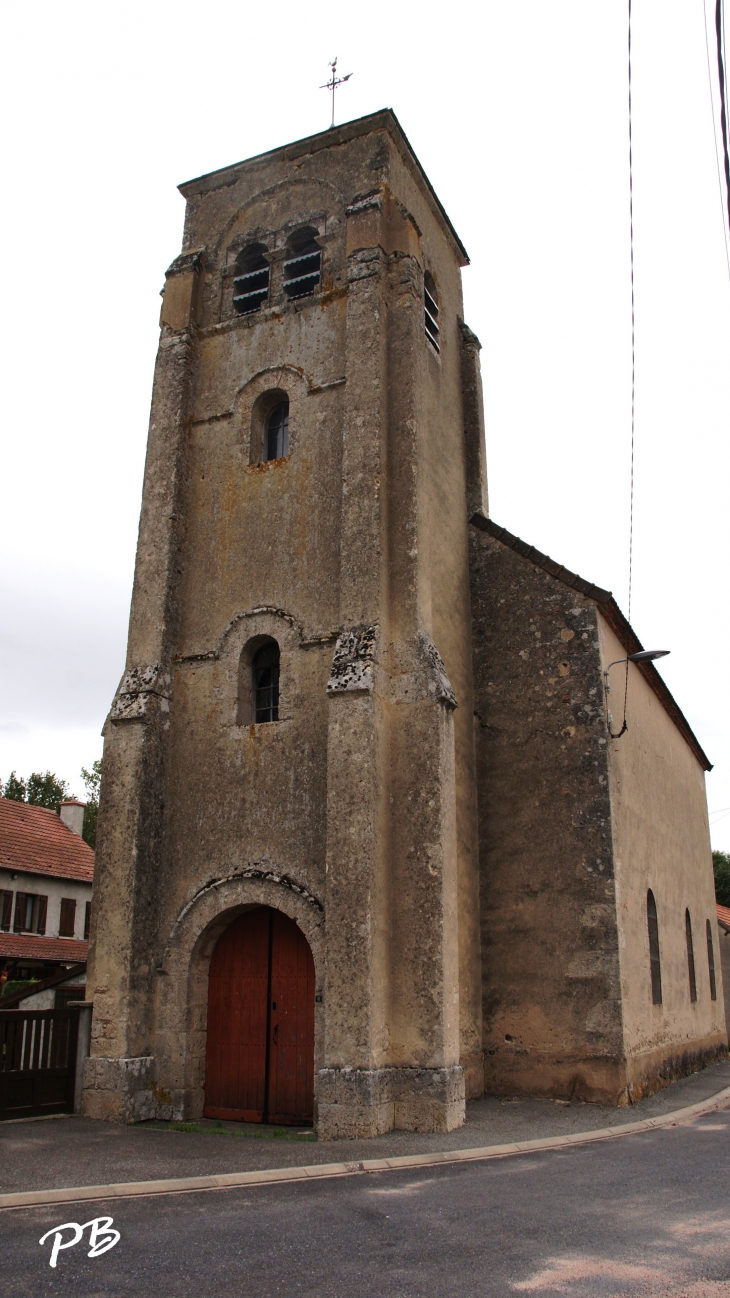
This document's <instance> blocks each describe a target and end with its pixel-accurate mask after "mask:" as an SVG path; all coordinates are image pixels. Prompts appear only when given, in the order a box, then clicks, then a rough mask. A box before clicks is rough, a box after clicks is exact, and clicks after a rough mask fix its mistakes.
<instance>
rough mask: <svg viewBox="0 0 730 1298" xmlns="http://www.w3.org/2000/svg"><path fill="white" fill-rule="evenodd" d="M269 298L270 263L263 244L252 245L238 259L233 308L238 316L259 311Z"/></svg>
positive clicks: (234, 281)
mask: <svg viewBox="0 0 730 1298" xmlns="http://www.w3.org/2000/svg"><path fill="white" fill-rule="evenodd" d="M268 296H269V263H268V261H267V260H266V249H265V247H264V245H263V244H262V243H250V244H249V245H248V247H247V248H244V249H243V251H242V252H240V253H239V254H238V257H237V258H236V275H235V278H234V280H233V307H234V310H235V311H236V314H237V315H250V314H251V312H252V311H258V309H259V307H260V306H261V303H262V302H265V301H266V299H267V298H268Z"/></svg>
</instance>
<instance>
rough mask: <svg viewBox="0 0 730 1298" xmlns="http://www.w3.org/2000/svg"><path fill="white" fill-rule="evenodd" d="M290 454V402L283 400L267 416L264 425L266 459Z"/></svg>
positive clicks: (276, 458) (277, 458) (275, 458)
mask: <svg viewBox="0 0 730 1298" xmlns="http://www.w3.org/2000/svg"><path fill="white" fill-rule="evenodd" d="M288 454H289V402H288V401H281V402H280V403H279V405H278V406H275V407H274V409H273V410H272V411H271V414H270V415H268V416H267V419H266V424H265V427H264V459H265V460H280V459H281V458H282V456H284V455H288Z"/></svg>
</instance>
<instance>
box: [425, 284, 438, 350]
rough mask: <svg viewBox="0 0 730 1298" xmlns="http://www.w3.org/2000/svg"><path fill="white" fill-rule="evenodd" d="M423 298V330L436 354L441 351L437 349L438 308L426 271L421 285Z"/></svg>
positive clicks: (432, 286)
mask: <svg viewBox="0 0 730 1298" xmlns="http://www.w3.org/2000/svg"><path fill="white" fill-rule="evenodd" d="M423 296H424V304H425V306H424V328H425V330H426V337H427V338H428V341H429V342H430V343H431V344H432V346H433V347H435V348H436V351H437V352H440V351H441V348H440V347H439V308H438V297H437V295H436V285H435V283H434V279H433V276H432V275H429V273H428V271H426V278H425V281H424V285H423Z"/></svg>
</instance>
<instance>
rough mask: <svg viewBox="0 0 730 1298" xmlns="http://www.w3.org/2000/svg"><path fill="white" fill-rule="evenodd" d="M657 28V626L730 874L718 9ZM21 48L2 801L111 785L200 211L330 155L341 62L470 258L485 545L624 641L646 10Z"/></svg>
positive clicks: (647, 297)
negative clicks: (166, 281) (568, 589)
mask: <svg viewBox="0 0 730 1298" xmlns="http://www.w3.org/2000/svg"><path fill="white" fill-rule="evenodd" d="M705 2H706V3H707V4H708V5H711V0H705ZM711 7H712V8H714V6H711ZM634 17H635V27H634V163H635V186H634V188H635V243H636V339H637V344H636V346H637V353H636V354H637V387H636V498H635V534H634V535H635V546H634V594H633V602H632V621H633V623H634V626H635V628H636V631H637V633H638V635H639V637H640V638H641V640H642V641H643V643H644V644H645V645H646V646H648V647H650V648H655V647H658V648H668V649H671V651H672V652H671V657H669V658H667V659H665V660H664V661H663V663H662V664H661V670H662V674H663V675H664V677H665V679H666V681H667V683H668V685H669V687H670V689H671V690H672V691H673V693H674V694H675V696H676V698H677V699H678V701H679V703H680V706H681V707H682V708H683V710H684V712H685V713H686V715H687V717H688V719H689V721H690V723H691V725H692V726H693V728H694V729H695V731H696V733H697V735H698V737H699V739H700V742H701V743H702V744H703V746H704V747H705V750H706V751H707V752H708V754H709V755H710V758H711V760H713V761H714V762H715V770H714V771H713V772H712V773H711V775H710V776H709V777H708V797H709V805H710V809H711V811H712V813H713V814H712V816H711V820H712V821H714V822H715V824H716V827H715V830H714V839H715V845H716V846H718V847H730V724H729V723H730V704H729V703H728V691H727V688H726V666H727V651H726V646H727V642H728V631H729V630H730V626H729V623H730V613H729V611H728V575H727V567H728V536H729V535H730V528H729V527H728V467H729V465H728V461H729V459H730V452H729V450H728V414H729V411H730V369H729V367H728V357H729V355H730V276H729V274H728V262H727V255H726V244H725V238H724V225H723V214H722V197H721V192H720V186H719V180H718V172H717V160H716V150H715V135H714V133H713V117H712V101H711V82H710V78H709V76H708V67H707V55H706V49H705V26H704V11H703V4H702V0H634ZM710 17H711V15H710ZM0 22H1V23H2V39H3V46H4V50H5V55H4V60H3V62H4V69H3V81H2V87H1V88H0V94H1V95H2V99H3V104H2V120H3V123H4V128H5V129H4V138H3V146H2V147H3V153H4V158H3V162H4V166H3V174H4V176H5V185H4V192H5V198H4V202H3V204H2V220H3V227H4V228H3V231H2V235H3V249H4V258H3V261H4V266H3V293H4V303H5V305H4V310H3V311H2V313H1V323H0V328H1V329H2V352H1V355H2V361H3V367H4V374H3V382H2V392H3V402H2V415H3V429H2V437H3V449H2V464H3V470H4V472H3V481H4V490H3V494H2V499H3V508H2V512H1V514H0V553H1V555H2V562H1V563H0V581H1V582H2V590H1V591H0V598H1V600H2V605H1V606H2V625H1V629H0V655H1V657H0V776H2V778H3V779H4V778H6V777H7V775H8V773H9V771H10V770H11V768H13V767H14V768H16V769H17V770H18V772H19V773H22V774H28V773H29V772H30V771H31V770H33V769H42V770H45V769H46V768H48V767H50V768H51V769H52V770H55V771H56V772H57V773H58V774H59V775H61V776H64V777H65V778H66V779H68V780H69V781H70V783H71V785H72V788H73V789H74V791H76V792H82V785H81V782H80V780H79V768H80V766H81V765H82V764H84V765H86V766H89V765H90V763H91V762H92V761H93V760H94V758H96V757H98V756H100V754H101V739H100V734H99V732H100V729H101V726H102V723H103V720H104V717H105V715H106V711H107V709H108V707H109V703H110V701H111V698H112V696H113V694H114V691H115V689H116V686H117V683H118V680H119V677H120V675H121V672H122V668H123V664H124V653H125V638H126V624H127V617H128V609H129V596H130V590H131V579H132V570H133V562H134V549H135V543H136V533H137V522H138V516H139V502H140V494H141V485H142V469H143V460H144V450H145V441H146V434H147V417H148V410H149V397H150V388H151V379H152V368H153V363H154V357H155V350H156V346H157V337H158V316H159V306H160V299H159V290H160V287H161V285H162V282H163V274H164V271H165V268H166V267H167V266H168V265H169V263H170V262H171V261H172V259H173V258H174V257H175V255H176V254H177V252H178V251H179V248H180V241H181V234H182V221H183V206H184V204H183V200H182V198H181V196H180V195H179V194H178V192H177V189H176V186H177V184H178V183H180V182H181V181H184V180H187V179H189V178H191V177H193V176H197V175H200V174H201V173H204V172H207V171H212V170H214V169H215V168H216V167H221V166H223V165H225V164H227V163H231V162H235V161H237V160H239V159H241V158H245V157H248V156H250V155H252V154H255V153H259V152H261V151H263V150H266V149H269V148H274V147H276V146H278V145H281V144H285V143H287V142H288V141H290V140H293V139H297V138H300V137H302V136H305V135H309V134H311V133H313V132H316V131H318V130H322V129H324V128H325V127H326V126H327V125H328V124H329V100H328V95H327V92H326V91H322V90H320V89H319V86H320V83H322V82H324V81H325V80H326V79H327V74H328V68H327V63H328V60H330V59H332V58H334V56H335V55H338V56H339V69H340V71H341V72H343V73H344V72H353V73H354V75H353V77H352V80H351V81H349V82H348V84H347V85H346V86H345V87H343V89H342V90H341V91H340V92H339V94H338V109H337V112H338V121H344V120H347V119H348V118H353V117H359V116H361V115H362V114H364V113H369V112H372V111H375V110H377V109H379V108H382V107H385V106H390V107H392V108H393V109H394V111H395V112H396V114H397V116H398V118H399V119H400V122H401V124H402V126H403V128H404V130H405V132H406V134H407V135H408V137H409V139H410V141H411V143H412V145H413V147H414V149H415V151H416V153H417V154H418V156H419V158H420V160H421V162H422V163H423V165H424V167H425V169H426V171H427V173H428V175H429V177H430V179H431V181H432V183H433V184H434V186H435V188H436V190H437V192H438V194H439V196H440V198H441V200H442V202H443V203H444V206H445V207H446V209H447V211H448V212H449V215H450V217H451V219H452V221H453V223H454V225H455V227H456V229H457V230H458V232H459V234H460V236H461V238H462V239H463V241H464V243H465V244H466V247H467V249H468V251H469V254H470V257H471V263H472V264H471V266H470V267H469V268H468V269H467V270H466V271H465V272H464V290H465V301H466V319H467V322H468V323H469V325H470V326H471V327H472V329H474V330H475V332H476V333H477V334H478V335H479V337H480V338H481V341H482V343H483V351H482V366H483V371H484V385H485V403H486V421H487V452H488V458H489V471H490V497H491V513H492V516H493V517H494V518H495V519H496V520H497V522H499V523H500V524H503V525H504V526H506V527H508V528H509V529H510V530H511V531H513V532H517V533H518V534H519V535H520V536H522V537H524V538H525V539H526V540H527V541H529V542H530V543H531V544H534V545H536V546H538V547H539V548H540V549H542V550H544V551H546V552H547V553H548V554H550V555H551V556H552V557H553V558H555V559H557V560H559V561H560V562H562V563H564V564H565V565H566V566H568V567H570V568H572V569H574V570H575V571H577V572H579V573H580V574H581V575H582V576H583V577H585V578H587V579H589V580H591V581H594V582H596V583H597V584H599V585H601V586H605V587H608V588H609V589H611V590H613V592H614V594H615V596H616V598H617V600H618V601H619V603H620V604H621V606H622V607H623V609H624V611H626V603H627V579H628V519H629V448H630V281H629V221H628V213H629V207H628V143H627V56H626V44H627V29H626V4H625V3H623V2H622V0H590V3H587V2H586V0H552V3H547V0H522V3H520V4H516V3H515V2H514V0H481V3H479V4H466V3H463V2H462V0H453V2H452V3H451V4H449V5H448V6H442V5H439V6H436V5H434V4H433V3H432V4H431V7H430V8H424V7H423V6H422V7H421V8H420V9H416V7H414V6H413V5H407V4H404V3H403V2H402V0H400V3H399V0H389V3H382V2H381V0H371V3H370V4H369V5H367V6H366V7H365V8H363V7H362V6H352V5H344V4H342V3H341V2H340V3H338V4H329V3H320V4H318V5H317V6H315V7H313V6H303V5H301V4H299V3H297V4H293V3H291V2H290V0H280V3H279V4H278V5H277V6H276V7H275V8H272V7H271V6H270V5H266V6H254V5H252V4H250V3H248V4H247V3H240V0H239V3H236V4H233V3H226V0H207V3H206V4H204V5H203V4H193V3H189V2H188V0H175V3H171V2H169V0H145V3H139V2H138V0H128V2H127V3H126V4H125V5H123V6H120V5H115V6H112V5H111V4H106V3H99V0H94V2H93V3H88V2H87V0H70V2H69V3H67V4H65V5H59V4H57V3H53V4H51V3H49V2H48V0H39V2H37V3H35V4H33V5H21V4H17V3H16V4H12V5H11V4H9V3H8V4H6V5H5V6H4V7H3V9H2V16H1V18H0ZM710 36H711V38H712V25H711V24H710ZM710 52H711V54H712V57H713V60H714V54H713V49H712V45H711V47H710ZM713 76H714V62H713ZM629 719H630V718H629Z"/></svg>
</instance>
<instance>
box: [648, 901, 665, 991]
mask: <svg viewBox="0 0 730 1298" xmlns="http://www.w3.org/2000/svg"><path fill="white" fill-rule="evenodd" d="M646 921H647V926H648V929H649V963H650V965H651V1000H652V1004H653V1005H661V1003H662V966H661V960H660V958H659V920H658V918H657V913H656V902H655V900H654V893H653V892H652V890H651V888H650V889H649V891H648V892H647V894H646Z"/></svg>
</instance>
